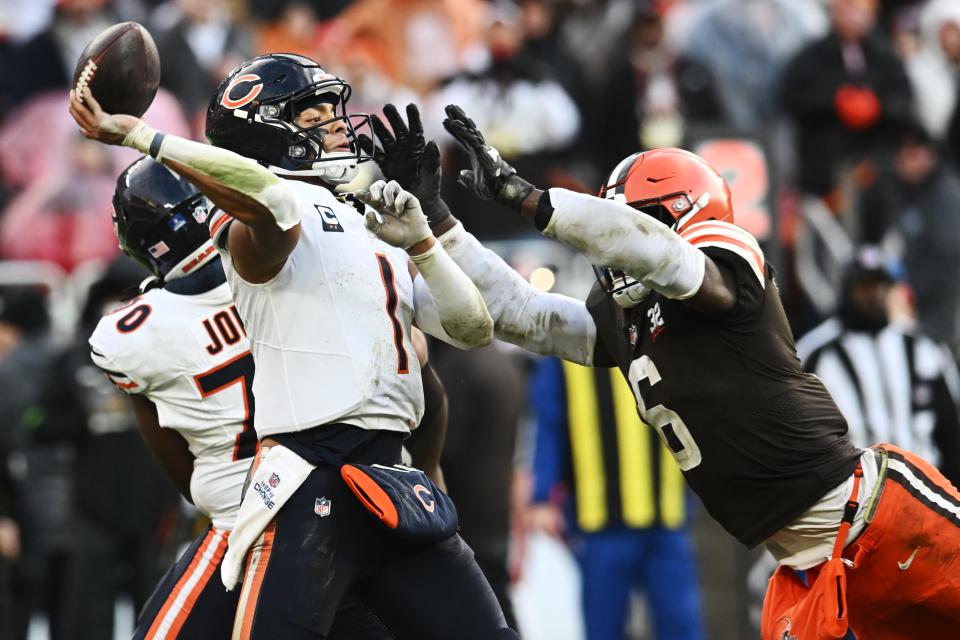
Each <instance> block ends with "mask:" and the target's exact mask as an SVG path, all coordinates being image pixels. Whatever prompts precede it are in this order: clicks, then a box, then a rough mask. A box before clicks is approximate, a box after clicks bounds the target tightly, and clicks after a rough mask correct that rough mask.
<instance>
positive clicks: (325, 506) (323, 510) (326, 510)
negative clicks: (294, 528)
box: [313, 498, 331, 518]
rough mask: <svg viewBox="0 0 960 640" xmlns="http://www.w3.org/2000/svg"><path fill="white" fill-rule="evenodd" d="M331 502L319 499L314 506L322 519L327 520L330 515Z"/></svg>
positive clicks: (315, 511) (314, 509)
mask: <svg viewBox="0 0 960 640" xmlns="http://www.w3.org/2000/svg"><path fill="white" fill-rule="evenodd" d="M330 502H331V501H330V500H328V499H327V498H317V501H316V502H315V503H314V505H313V511H314V513H316V514H317V515H318V516H320V517H321V518H326V517H327V516H328V515H330Z"/></svg>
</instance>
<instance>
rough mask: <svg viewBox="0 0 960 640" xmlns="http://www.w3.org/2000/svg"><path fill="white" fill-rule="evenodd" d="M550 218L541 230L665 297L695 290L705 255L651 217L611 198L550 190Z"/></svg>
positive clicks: (684, 295)
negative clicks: (551, 208)
mask: <svg viewBox="0 0 960 640" xmlns="http://www.w3.org/2000/svg"><path fill="white" fill-rule="evenodd" d="M550 202H551V204H552V205H553V217H552V218H550V223H549V224H548V225H547V228H546V229H544V231H543V233H544V234H545V235H548V236H552V237H554V238H556V239H557V240H560V241H561V242H563V243H564V244H566V245H568V246H570V247H572V248H573V249H575V250H577V251H579V252H580V253H582V254H583V255H585V256H586V257H587V258H589V259H590V261H591V262H593V263H594V264H596V265H600V266H604V267H610V268H611V269H621V270H623V271H624V272H625V273H626V274H627V275H630V276H632V277H634V278H636V279H637V280H639V281H640V282H642V283H643V284H644V285H646V286H647V287H649V288H650V289H653V290H655V291H659V292H660V293H662V294H663V295H665V296H666V297H668V298H673V299H677V300H684V299H686V298H689V297H691V296H693V295H694V294H695V293H696V292H697V291H699V290H700V285H701V284H702V283H703V273H704V268H705V265H706V256H705V255H704V253H703V252H702V251H700V250H699V249H697V248H696V247H694V246H693V245H692V244H690V243H689V242H687V241H686V240H684V239H683V238H681V237H680V236H678V235H677V234H676V233H674V232H673V230H671V229H670V228H669V227H667V226H666V225H665V224H662V223H661V222H659V221H657V220H655V219H654V218H652V217H650V216H648V215H646V214H643V213H640V212H639V211H637V210H635V209H633V208H631V207H629V206H627V205H625V204H622V203H619V202H615V201H613V200H604V199H602V198H597V197H595V196H588V195H585V194H582V193H574V192H573V191H567V190H566V189H556V188H554V189H550Z"/></svg>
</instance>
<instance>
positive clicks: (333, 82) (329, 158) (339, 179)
mask: <svg viewBox="0 0 960 640" xmlns="http://www.w3.org/2000/svg"><path fill="white" fill-rule="evenodd" d="M350 93H351V91H350V85H348V84H347V83H345V82H343V81H342V80H340V79H337V78H328V79H325V80H321V81H318V82H316V83H314V84H312V85H310V86H308V87H305V88H304V89H301V90H300V91H298V92H297V93H294V94H293V95H289V96H283V97H280V98H275V99H272V100H264V101H260V102H257V101H254V102H252V103H251V105H250V107H249V108H248V109H246V110H241V109H237V110H236V111H235V113H236V115H238V116H243V115H246V117H247V120H248V121H254V122H259V123H262V124H265V125H269V126H272V127H276V128H278V129H283V130H284V131H285V132H286V133H287V148H286V152H285V155H284V161H283V163H282V164H284V165H285V166H275V165H272V164H269V163H266V167H267V168H268V169H270V171H272V172H273V173H276V174H278V175H289V176H313V177H318V178H321V179H322V180H324V181H325V182H329V183H332V184H344V183H347V182H350V181H351V180H353V179H354V178H355V177H356V176H357V173H358V172H359V164H360V163H361V162H366V161H368V160H373V156H372V155H371V154H368V153H365V152H364V151H363V150H362V149H361V148H360V144H359V142H358V141H357V135H358V134H357V130H358V129H363V128H364V127H366V131H365V132H364V133H366V135H367V136H368V137H371V138H375V134H374V132H373V127H372V126H371V124H370V116H369V115H368V114H365V113H356V114H348V113H347V112H346V103H347V101H348V100H349V98H350ZM321 103H326V104H332V105H333V111H334V114H335V115H334V117H332V118H329V119H327V120H324V121H323V122H319V123H316V124H312V125H310V126H309V127H301V126H299V125H298V124H296V118H297V115H298V114H300V113H301V112H303V111H304V110H305V109H308V108H310V107H314V106H316V105H318V104H321ZM336 122H342V123H343V125H344V134H345V135H346V138H347V144H348V146H349V149H343V150H338V151H327V150H325V149H324V145H323V140H324V137H325V136H326V135H328V134H329V133H330V126H331V125H332V124H333V123H336Z"/></svg>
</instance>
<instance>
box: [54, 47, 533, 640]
mask: <svg viewBox="0 0 960 640" xmlns="http://www.w3.org/2000/svg"><path fill="white" fill-rule="evenodd" d="M349 95H350V87H349V85H347V84H346V83H345V82H344V81H343V80H341V79H339V78H336V77H334V76H331V75H330V74H328V73H326V71H324V70H323V69H322V68H321V67H319V66H318V65H317V64H316V63H315V62H314V61H312V60H309V59H307V58H303V57H301V56H294V55H285V54H273V55H266V56H260V57H258V58H255V59H253V60H250V61H248V62H245V63H244V64H242V65H240V66H239V67H238V68H237V69H235V70H234V71H233V72H232V73H231V74H230V75H229V76H228V77H227V78H226V79H224V81H223V82H222V83H221V85H220V87H219V88H218V90H217V92H216V94H215V95H214V96H213V99H212V100H211V104H210V109H209V111H208V113H207V130H206V133H207V137H208V138H209V140H210V141H211V142H212V143H213V145H214V146H209V145H204V144H198V143H194V142H191V141H188V140H184V139H182V138H177V137H175V136H168V135H164V134H163V133H162V132H158V131H155V130H153V129H151V128H150V127H149V126H147V125H146V124H145V123H144V122H142V121H141V120H139V119H138V118H134V117H132V116H128V115H122V114H118V115H110V114H106V113H104V112H103V111H102V110H101V109H100V108H99V106H98V105H97V103H96V101H95V99H94V98H93V96H92V95H91V94H90V93H89V91H87V92H85V93H84V95H83V96H77V95H76V94H72V96H71V107H70V109H71V113H72V114H73V116H74V118H75V119H76V121H77V122H78V124H79V125H80V128H81V130H82V131H83V133H84V134H85V135H87V136H88V137H90V138H94V139H97V140H100V141H102V142H105V143H108V144H124V145H126V146H130V147H133V148H135V149H138V150H140V151H142V152H144V153H148V154H149V155H151V156H153V157H154V158H156V159H157V160H159V161H160V162H162V163H163V164H164V165H166V166H167V167H169V168H170V169H172V170H174V171H176V172H177V173H178V174H180V175H182V176H184V177H186V178H187V179H189V180H190V181H191V182H193V183H194V184H195V185H197V187H199V188H200V190H201V191H202V192H203V193H204V194H205V195H206V196H208V197H209V198H210V200H211V201H212V202H213V203H214V204H215V205H216V206H217V207H218V210H217V211H215V212H214V213H213V214H212V215H211V216H210V218H209V224H210V232H211V236H212V239H213V243H214V246H215V247H216V249H217V250H218V251H220V253H221V255H223V256H224V260H223V266H224V270H225V272H226V275H227V279H228V281H229V283H230V285H231V288H232V289H233V295H234V299H235V301H236V305H237V308H238V310H239V313H240V316H241V317H242V318H243V321H244V325H245V326H246V330H247V332H248V334H249V341H250V347H251V351H252V354H253V357H254V360H255V362H256V367H257V375H256V377H255V379H254V383H253V395H254V397H255V398H256V403H257V424H256V431H257V433H258V436H259V437H260V438H261V448H260V452H259V454H258V456H257V460H256V462H255V465H256V469H255V471H254V473H253V476H252V478H251V483H250V485H251V486H250V488H249V489H248V490H247V493H246V494H245V496H244V500H243V503H242V505H241V507H240V511H239V514H238V517H237V524H236V527H235V528H234V530H233V531H232V532H231V535H230V538H229V549H228V551H227V552H226V554H225V557H224V560H223V563H222V565H221V574H222V578H223V581H224V583H225V584H226V585H227V586H228V587H233V586H234V585H235V583H236V582H237V580H238V579H239V578H241V577H242V582H243V586H242V589H241V591H240V597H239V606H238V609H237V617H236V621H235V624H234V637H235V638H324V637H328V634H329V633H330V629H331V625H332V623H333V619H334V616H335V614H336V612H337V609H338V607H339V605H340V603H341V601H342V600H343V598H344V596H345V595H346V594H347V592H348V591H351V592H354V593H356V594H357V597H358V598H359V599H360V600H361V601H362V602H364V603H365V604H366V605H367V606H368V607H369V608H370V609H372V610H373V612H374V613H375V614H376V615H377V616H378V617H379V618H380V619H381V620H382V621H383V622H384V623H385V624H386V626H387V627H388V628H389V629H390V631H391V633H392V634H393V635H394V636H395V637H397V638H446V637H449V630H450V629H457V630H458V631H457V633H458V636H459V637H463V638H477V639H478V640H480V639H484V640H487V639H491V638H514V637H516V635H515V634H514V633H513V632H512V631H510V630H509V629H508V628H507V626H506V623H505V622H504V618H503V614H502V612H501V611H500V608H499V605H498V604H497V602H496V599H495V598H494V595H493V593H492V591H491V589H490V587H489V586H488V585H487V583H486V580H485V578H484V577H483V575H482V573H481V572H480V570H479V568H478V567H477V565H476V562H475V561H474V559H473V556H472V553H471V551H470V549H469V548H468V547H466V545H465V544H464V543H463V542H462V540H461V539H460V538H459V536H457V535H456V534H454V535H452V536H449V535H448V536H447V537H444V538H443V539H440V540H419V541H414V540H412V539H411V538H406V537H402V536H400V535H396V534H395V533H393V532H392V531H391V530H390V527H389V526H384V525H382V524H381V523H379V522H377V521H376V520H375V519H374V518H373V517H372V516H371V513H370V512H372V511H374V507H373V506H365V505H364V503H362V501H361V499H358V497H357V496H355V495H354V492H352V491H351V490H350V489H349V488H348V486H347V484H346V483H345V482H344V480H343V479H341V473H342V469H341V465H344V466H346V465H347V464H350V465H367V466H370V467H373V466H374V465H380V469H381V470H382V469H385V468H391V467H392V465H394V464H396V463H399V462H400V451H401V443H402V440H403V438H404V436H405V435H406V434H408V433H409V431H410V429H412V428H413V427H414V426H415V425H416V424H417V422H418V421H419V419H420V416H421V414H422V412H423V391H422V387H421V381H420V375H419V364H418V362H417V359H416V357H415V356H414V355H413V353H414V351H413V346H412V344H411V341H410V330H411V325H412V324H414V322H415V323H416V324H417V325H418V326H419V327H420V328H422V329H423V330H425V331H426V332H428V333H431V334H432V335H434V336H436V337H438V338H440V339H442V340H445V341H448V342H450V343H453V344H455V345H458V346H461V347H475V346H481V345H485V344H487V343H488V342H489V341H490V339H491V337H492V333H493V323H492V320H491V318H490V315H489V313H488V312H487V309H486V306H485V305H484V302H483V299H482V297H481V296H480V293H479V292H478V290H477V288H476V287H475V286H474V285H473V284H472V283H471V282H470V280H469V278H468V277H467V276H466V275H465V274H464V273H463V272H462V271H461V270H460V268H459V267H457V266H456V264H455V263H454V262H453V261H452V260H451V259H450V258H449V256H447V255H446V252H445V251H444V250H443V248H442V246H441V245H440V244H439V243H438V242H437V241H436V239H435V238H434V237H433V235H432V234H431V232H430V229H429V226H428V224H427V221H426V218H425V217H424V214H423V212H422V210H421V207H420V204H419V202H418V201H417V199H416V198H415V197H413V196H412V195H411V194H409V193H408V192H406V191H403V190H402V189H400V188H399V185H397V184H396V183H391V184H389V185H387V184H384V183H382V182H381V183H379V184H376V185H374V187H375V188H373V187H372V188H371V192H370V193H369V194H367V195H365V196H364V197H363V199H364V201H365V202H367V203H369V204H370V205H371V206H372V207H374V208H370V207H367V206H364V205H363V204H360V203H357V202H346V201H344V200H343V199H341V198H339V197H337V196H336V195H335V193H334V191H333V188H334V187H335V186H336V185H337V184H342V183H346V182H348V181H350V180H351V179H352V178H353V177H354V176H355V175H356V173H357V165H358V163H359V162H360V161H362V160H364V159H367V157H365V156H363V155H362V154H361V153H360V150H359V148H358V146H357V144H356V135H355V132H354V122H355V121H356V120H355V119H354V118H353V117H352V116H350V115H348V114H347V112H346V103H347V100H348V99H349ZM81 98H82V101H81ZM411 261H412V263H413V264H415V266H416V269H414V268H412V267H411V266H410V265H409V263H411ZM415 489H416V491H417V498H418V499H419V500H420V502H421V503H422V505H423V509H424V510H425V513H421V514H420V517H422V518H423V519H424V521H426V520H429V519H430V515H431V514H432V515H433V516H438V515H440V514H439V513H438V512H439V510H437V511H438V512H437V513H435V511H434V510H435V509H436V506H437V500H438V499H439V496H436V497H435V496H432V495H431V493H430V490H428V489H426V488H424V487H423V486H420V485H418V487H416V488H415ZM394 526H395V523H394ZM431 530H432V529H431ZM440 530H446V529H444V528H442V527H441V528H440ZM244 559H246V562H245V563H244ZM241 572H242V576H241V575H240V574H241ZM440 601H442V602H444V606H442V607H438V606H435V604H436V603H437V602H440Z"/></svg>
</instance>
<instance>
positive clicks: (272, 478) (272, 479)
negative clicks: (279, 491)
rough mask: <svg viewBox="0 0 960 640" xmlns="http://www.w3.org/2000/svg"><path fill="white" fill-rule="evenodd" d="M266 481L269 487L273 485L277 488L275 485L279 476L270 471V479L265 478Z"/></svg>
mask: <svg viewBox="0 0 960 640" xmlns="http://www.w3.org/2000/svg"><path fill="white" fill-rule="evenodd" d="M267 482H269V483H270V486H271V487H273V488H274V489H276V488H277V485H278V484H280V476H278V475H277V474H275V473H271V474H270V479H269V480H267Z"/></svg>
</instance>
